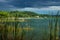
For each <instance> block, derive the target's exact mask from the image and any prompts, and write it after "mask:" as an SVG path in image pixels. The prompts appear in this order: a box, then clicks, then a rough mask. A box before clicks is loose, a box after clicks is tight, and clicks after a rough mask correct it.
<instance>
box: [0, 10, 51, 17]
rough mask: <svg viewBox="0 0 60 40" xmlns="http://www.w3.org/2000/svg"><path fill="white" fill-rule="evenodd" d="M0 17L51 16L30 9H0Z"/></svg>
mask: <svg viewBox="0 0 60 40" xmlns="http://www.w3.org/2000/svg"><path fill="white" fill-rule="evenodd" d="M1 17H51V15H47V14H37V13H35V12H30V11H0V18H1Z"/></svg>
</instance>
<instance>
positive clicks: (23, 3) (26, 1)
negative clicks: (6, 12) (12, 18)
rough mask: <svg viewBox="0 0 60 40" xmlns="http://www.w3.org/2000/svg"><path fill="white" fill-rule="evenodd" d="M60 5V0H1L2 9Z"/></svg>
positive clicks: (0, 7) (0, 6)
mask: <svg viewBox="0 0 60 40" xmlns="http://www.w3.org/2000/svg"><path fill="white" fill-rule="evenodd" d="M48 6H60V0H2V1H1V0H0V9H5V8H6V9H11V8H25V7H32V8H33V7H36V8H41V7H48Z"/></svg>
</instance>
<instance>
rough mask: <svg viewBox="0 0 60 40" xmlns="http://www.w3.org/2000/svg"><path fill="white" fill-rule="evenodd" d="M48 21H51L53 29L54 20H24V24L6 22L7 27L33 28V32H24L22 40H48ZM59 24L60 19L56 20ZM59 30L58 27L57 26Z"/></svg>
mask: <svg viewBox="0 0 60 40" xmlns="http://www.w3.org/2000/svg"><path fill="white" fill-rule="evenodd" d="M49 21H52V23H51V24H52V26H53V29H54V24H55V20H54V18H45V19H40V18H39V19H25V21H24V22H19V21H17V22H6V24H7V25H12V26H13V27H16V28H17V27H21V28H22V27H23V28H24V27H26V28H27V27H28V28H33V30H28V31H24V40H48V39H49V33H50V27H49ZM59 24H60V18H59V19H58V25H59ZM59 28H60V25H59Z"/></svg>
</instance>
